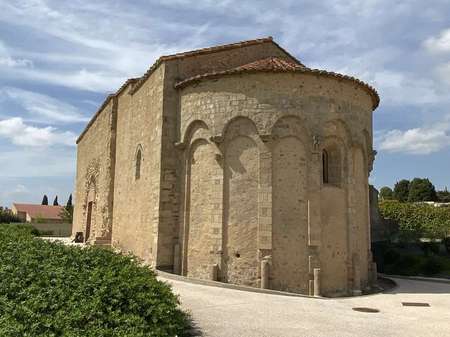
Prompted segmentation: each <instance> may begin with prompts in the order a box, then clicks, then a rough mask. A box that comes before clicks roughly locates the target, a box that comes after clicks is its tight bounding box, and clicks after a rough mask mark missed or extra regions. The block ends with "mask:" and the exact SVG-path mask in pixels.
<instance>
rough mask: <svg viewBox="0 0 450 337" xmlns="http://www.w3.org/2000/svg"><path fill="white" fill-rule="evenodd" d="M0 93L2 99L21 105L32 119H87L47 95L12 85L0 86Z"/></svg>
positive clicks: (66, 120) (78, 120)
mask: <svg viewBox="0 0 450 337" xmlns="http://www.w3.org/2000/svg"><path fill="white" fill-rule="evenodd" d="M0 95H2V96H3V99H4V98H5V97H6V98H9V99H11V100H13V101H14V102H15V103H16V104H18V105H21V106H22V107H23V108H24V109H25V110H26V111H27V112H28V113H29V114H30V115H31V116H32V119H34V120H36V117H41V119H38V120H37V121H45V122H46V123H49V122H57V123H58V122H61V123H73V122H87V121H88V120H89V118H87V117H85V116H83V115H82V114H81V113H80V111H79V110H78V109H77V108H76V107H74V106H73V105H70V104H67V103H65V102H62V101H60V100H58V99H56V98H53V97H50V96H48V95H43V94H39V93H36V92H32V91H28V90H23V89H19V88H13V87H3V88H1V89H0Z"/></svg>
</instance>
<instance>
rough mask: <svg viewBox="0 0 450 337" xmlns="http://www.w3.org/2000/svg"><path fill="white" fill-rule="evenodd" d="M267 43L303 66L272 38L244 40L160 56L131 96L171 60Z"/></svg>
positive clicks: (141, 78)
mask: <svg viewBox="0 0 450 337" xmlns="http://www.w3.org/2000/svg"><path fill="white" fill-rule="evenodd" d="M267 42H271V43H274V44H275V45H276V46H277V47H278V48H280V49H281V50H282V51H283V52H285V53H286V54H287V55H289V56H290V57H291V58H292V59H294V60H295V61H296V62H298V63H299V64H301V62H300V61H299V60H297V59H296V58H295V57H293V56H292V55H291V54H289V53H288V52H287V51H286V50H284V49H283V48H281V47H280V46H279V45H278V44H277V43H276V42H275V41H274V40H273V37H272V36H267V37H263V38H259V39H252V40H244V41H239V42H234V43H228V44H222V45H216V46H212V47H206V48H200V49H194V50H190V51H187V52H181V53H176V54H172V55H165V56H160V57H159V58H158V59H157V60H156V61H155V62H154V63H153V64H152V65H151V67H150V68H149V69H148V70H147V71H146V72H145V74H144V75H143V76H142V77H140V78H139V80H138V81H137V83H136V85H135V86H134V88H133V89H132V90H131V91H130V94H132V95H133V94H134V93H135V92H136V91H138V90H139V88H140V87H141V86H142V85H143V84H144V82H145V81H146V80H147V78H148V77H149V76H150V75H151V74H152V73H153V71H154V70H155V69H156V68H157V67H158V66H159V65H160V64H161V63H162V62H164V61H170V60H176V59H180V58H185V57H191V56H197V55H204V54H209V53H215V52H218V51H224V50H229V49H234V48H241V47H246V46H252V45H255V44H262V43H267Z"/></svg>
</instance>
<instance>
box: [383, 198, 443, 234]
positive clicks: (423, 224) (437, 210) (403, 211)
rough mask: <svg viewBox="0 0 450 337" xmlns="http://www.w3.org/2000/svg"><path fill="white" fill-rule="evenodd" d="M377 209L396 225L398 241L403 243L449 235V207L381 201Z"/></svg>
mask: <svg viewBox="0 0 450 337" xmlns="http://www.w3.org/2000/svg"><path fill="white" fill-rule="evenodd" d="M379 208H380V212H381V214H382V216H383V217H384V218H387V219H392V220H394V221H396V222H397V223H398V225H399V235H400V239H402V240H403V241H405V242H408V241H417V240H418V239H419V238H430V239H436V238H439V239H443V238H445V237H447V236H449V235H450V207H434V206H431V205H427V204H415V203H401V202H398V201H396V200H383V201H380V203H379Z"/></svg>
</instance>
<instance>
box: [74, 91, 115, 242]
mask: <svg viewBox="0 0 450 337" xmlns="http://www.w3.org/2000/svg"><path fill="white" fill-rule="evenodd" d="M115 123H116V101H115V100H114V99H110V100H109V101H108V103H107V104H106V105H105V106H104V108H103V110H102V111H101V112H100V113H99V115H98V117H97V118H96V119H95V121H94V122H93V124H92V125H91V127H90V129H89V132H88V133H87V134H86V135H85V136H84V137H83V138H82V139H81V140H80V141H79V143H78V147H77V178H76V186H75V190H76V196H75V200H76V201H77V202H76V203H75V209H74V221H73V228H72V235H74V234H75V233H76V232H84V233H85V235H86V221H87V205H88V203H89V202H92V205H93V207H92V218H91V219H92V220H91V231H90V233H89V234H88V236H89V241H90V242H95V240H96V239H97V238H99V239H102V240H103V239H105V240H108V239H110V237H111V236H110V235H111V227H112V200H113V186H112V185H111V181H112V179H113V175H114V160H113V158H112V157H111V151H112V150H113V148H114V129H115Z"/></svg>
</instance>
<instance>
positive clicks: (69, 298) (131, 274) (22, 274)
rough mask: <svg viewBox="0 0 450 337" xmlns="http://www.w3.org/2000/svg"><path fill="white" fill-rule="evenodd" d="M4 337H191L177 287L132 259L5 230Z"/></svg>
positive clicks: (1, 230) (1, 267)
mask: <svg viewBox="0 0 450 337" xmlns="http://www.w3.org/2000/svg"><path fill="white" fill-rule="evenodd" d="M0 261H1V263H0V280H1V281H0V336H2V337H13V336H29V337H34V336H36V337H37V336H63V337H84V336H87V337H94V336H95V337H97V336H105V337H109V336H110V337H144V336H145V337H150V336H183V335H185V331H186V330H187V327H188V320H187V316H186V314H184V313H183V312H182V311H181V310H180V309H179V308H178V304H179V302H178V298H177V297H176V296H175V295H174V294H173V293H172V291H171V289H170V287H169V286H168V285H167V284H165V283H163V282H160V281H158V280H157V279H156V277H155V274H154V272H153V271H152V270H150V269H149V268H147V267H144V266H142V265H140V263H139V261H137V259H136V258H134V257H132V256H124V255H120V254H116V253H114V252H113V251H111V250H106V249H101V248H96V247H87V248H84V249H81V248H78V247H69V246H64V245H62V244H60V243H52V242H47V241H44V240H41V239H39V238H35V237H33V235H32V228H31V226H16V225H0Z"/></svg>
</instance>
